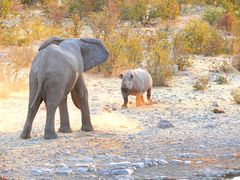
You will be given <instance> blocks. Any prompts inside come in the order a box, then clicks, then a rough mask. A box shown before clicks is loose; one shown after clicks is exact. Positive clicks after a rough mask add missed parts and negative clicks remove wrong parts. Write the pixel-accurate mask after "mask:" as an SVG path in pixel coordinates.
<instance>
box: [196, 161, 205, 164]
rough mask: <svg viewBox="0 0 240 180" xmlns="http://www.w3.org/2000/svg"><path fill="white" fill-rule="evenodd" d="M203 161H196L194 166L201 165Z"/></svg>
mask: <svg viewBox="0 0 240 180" xmlns="http://www.w3.org/2000/svg"><path fill="white" fill-rule="evenodd" d="M202 163H203V161H196V162H195V164H202Z"/></svg>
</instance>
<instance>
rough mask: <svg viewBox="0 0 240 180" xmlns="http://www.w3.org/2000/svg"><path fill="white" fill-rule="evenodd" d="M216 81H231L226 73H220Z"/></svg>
mask: <svg viewBox="0 0 240 180" xmlns="http://www.w3.org/2000/svg"><path fill="white" fill-rule="evenodd" d="M216 82H217V83H218V84H227V83H228V82H229V80H228V78H227V76H226V75H222V74H219V75H217V77H216Z"/></svg>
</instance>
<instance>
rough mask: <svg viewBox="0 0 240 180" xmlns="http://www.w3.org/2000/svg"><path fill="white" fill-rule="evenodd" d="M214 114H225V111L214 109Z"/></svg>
mask: <svg viewBox="0 0 240 180" xmlns="http://www.w3.org/2000/svg"><path fill="white" fill-rule="evenodd" d="M213 112H214V113H215V114H219V113H225V111H224V110H222V109H219V108H214V109H213Z"/></svg>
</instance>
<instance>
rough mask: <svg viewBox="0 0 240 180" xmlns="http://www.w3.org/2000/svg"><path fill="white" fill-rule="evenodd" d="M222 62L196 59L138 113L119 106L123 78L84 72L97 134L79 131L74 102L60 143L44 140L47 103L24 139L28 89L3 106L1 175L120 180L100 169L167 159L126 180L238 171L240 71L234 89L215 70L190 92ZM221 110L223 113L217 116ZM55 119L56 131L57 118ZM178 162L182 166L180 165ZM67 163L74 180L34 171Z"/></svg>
mask: <svg viewBox="0 0 240 180" xmlns="http://www.w3.org/2000/svg"><path fill="white" fill-rule="evenodd" d="M221 60H222V57H211V58H206V57H201V56H197V57H193V58H192V62H193V65H192V67H191V68H189V69H188V70H186V71H182V72H178V73H177V75H176V76H175V77H174V79H173V80H172V81H171V83H170V84H169V87H159V88H154V89H153V93H152V94H153V96H152V99H153V102H154V103H153V104H152V105H149V106H144V107H135V101H134V98H133V97H131V99H130V100H131V102H132V103H131V104H130V106H129V108H127V109H122V108H121V104H122V97H121V93H120V79H117V78H104V77H101V76H95V75H92V74H86V75H85V80H86V83H87V86H88V90H89V96H90V97H89V102H90V108H91V116H92V123H93V125H94V128H95V131H93V132H89V133H86V132H82V131H79V129H80V127H81V113H80V112H79V110H78V109H77V108H75V107H74V105H73V103H72V101H71V99H70V97H69V100H68V101H69V102H68V105H69V114H70V121H71V127H72V129H73V130H74V132H73V133H71V134H63V133H58V135H59V138H58V139H56V140H44V139H43V131H44V125H45V107H44V104H42V105H41V107H40V109H39V111H38V114H37V116H36V118H35V121H34V124H33V131H32V138H31V139H29V140H22V139H20V138H19V134H20V132H21V129H22V127H23V124H24V121H25V118H26V113H27V104H28V91H27V90H20V91H19V92H16V93H12V95H11V96H10V97H9V98H7V99H1V100H0V115H1V118H0V177H1V176H2V177H7V178H9V179H12V178H13V179H32V178H33V179H41V178H43V179H81V178H82V179H86V178H89V179H93V178H107V179H108V178H110V179H111V178H112V179H114V178H116V176H114V175H104V174H102V173H99V171H100V170H101V169H104V168H105V166H106V165H108V164H109V163H110V162H122V161H129V162H131V163H136V162H142V161H144V158H145V160H146V158H149V159H151V160H154V159H165V160H166V161H168V162H169V163H168V164H165V165H156V166H153V165H152V166H149V167H144V168H140V169H139V168H138V169H135V170H134V174H132V175H131V176H128V177H125V179H127V178H129V179H131V178H137V179H158V178H161V177H162V176H167V177H175V178H189V179H205V178H206V177H205V176H214V175H211V173H210V175H209V174H207V175H206V174H205V175H204V172H205V171H204V170H206V169H210V170H211V169H217V170H222V169H240V139H239V137H240V125H239V124H240V122H239V117H240V110H239V109H240V105H238V104H236V103H235V102H234V101H233V98H232V96H231V95H230V93H231V90H232V88H234V87H237V86H239V83H240V75H239V73H238V72H232V73H228V74H227V76H228V78H229V79H230V83H229V84H226V85H218V84H217V83H215V82H214V81H213V80H214V78H215V76H216V73H214V72H212V73H210V77H211V78H210V79H211V80H210V82H209V84H210V86H209V87H208V89H206V90H205V91H194V90H193V88H192V85H193V84H194V82H195V81H196V78H197V77H198V76H199V74H202V73H208V72H209V66H210V65H211V64H213V63H214V62H216V61H221ZM216 106H218V107H217V108H219V109H221V110H224V112H225V113H220V114H215V113H213V112H212V110H213V109H214V108H215V107H216ZM55 119H56V129H57V128H58V127H59V114H58V113H57V114H56V118H55ZM160 120H168V121H170V122H171V123H172V124H173V125H174V127H173V128H168V129H161V128H159V127H158V123H159V121H160ZM174 159H177V160H182V161H179V162H180V163H176V162H175V163H174V161H172V160H174ZM78 163H91V164H93V165H94V166H95V167H96V170H95V171H93V172H88V173H84V174H81V173H80V174H78V173H74V172H75V170H76V167H77V165H76V164H78ZM62 164H64V165H65V166H67V167H70V168H71V169H72V170H73V173H70V174H69V176H61V175H57V174H55V173H54V172H53V173H50V174H43V175H40V176H39V175H38V176H35V175H34V174H33V173H32V170H33V169H34V168H39V167H41V168H49V169H53V170H55V169H56V167H58V166H61V165H62ZM208 172H210V171H208ZM218 174H220V173H218ZM218 174H217V176H218ZM0 179H1V178H0ZM123 179H124V178H123Z"/></svg>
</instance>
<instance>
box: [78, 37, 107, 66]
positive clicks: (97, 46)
mask: <svg viewBox="0 0 240 180" xmlns="http://www.w3.org/2000/svg"><path fill="white" fill-rule="evenodd" d="M80 41H81V47H80V48H81V53H82V56H83V63H84V71H88V70H90V69H92V68H93V67H95V66H97V65H99V64H102V63H103V62H105V61H106V60H107V58H108V56H109V53H108V50H107V49H106V47H105V46H104V45H103V43H102V42H101V41H100V40H98V39H94V38H81V39H80Z"/></svg>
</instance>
